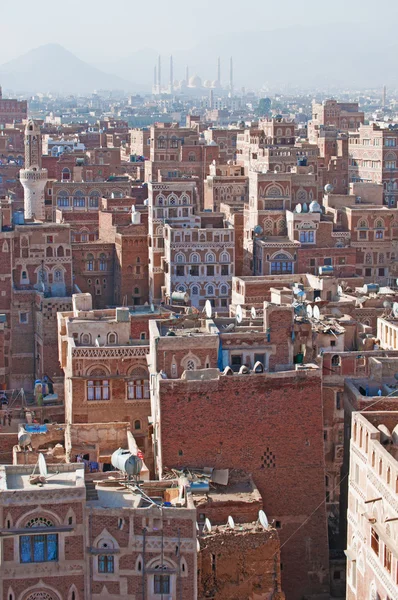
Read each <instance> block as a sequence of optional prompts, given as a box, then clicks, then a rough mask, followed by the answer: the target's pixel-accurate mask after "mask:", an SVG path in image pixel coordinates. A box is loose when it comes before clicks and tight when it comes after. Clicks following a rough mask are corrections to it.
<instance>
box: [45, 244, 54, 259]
mask: <svg viewBox="0 0 398 600" xmlns="http://www.w3.org/2000/svg"><path fill="white" fill-rule="evenodd" d="M52 255H53V249H52V248H51V246H47V248H46V256H48V257H50V256H52Z"/></svg>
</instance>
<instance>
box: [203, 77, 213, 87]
mask: <svg viewBox="0 0 398 600" xmlns="http://www.w3.org/2000/svg"><path fill="white" fill-rule="evenodd" d="M203 85H204V87H205V88H210V87H211V81H210V79H205V81H204V84H203Z"/></svg>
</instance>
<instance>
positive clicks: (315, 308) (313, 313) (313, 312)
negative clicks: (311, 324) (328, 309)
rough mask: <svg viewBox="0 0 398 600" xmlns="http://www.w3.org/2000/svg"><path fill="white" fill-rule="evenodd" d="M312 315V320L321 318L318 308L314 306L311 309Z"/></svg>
mask: <svg viewBox="0 0 398 600" xmlns="http://www.w3.org/2000/svg"><path fill="white" fill-rule="evenodd" d="M312 315H313V317H314V319H318V321H319V319H320V318H321V311H320V310H319V306H314V308H313V309H312Z"/></svg>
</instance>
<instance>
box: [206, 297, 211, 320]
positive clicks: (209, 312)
mask: <svg viewBox="0 0 398 600" xmlns="http://www.w3.org/2000/svg"><path fill="white" fill-rule="evenodd" d="M205 313H206V317H207V318H208V319H211V317H212V314H213V307H212V305H211V302H210V300H206V302H205Z"/></svg>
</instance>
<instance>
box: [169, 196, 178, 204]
mask: <svg viewBox="0 0 398 600" xmlns="http://www.w3.org/2000/svg"><path fill="white" fill-rule="evenodd" d="M167 204H168V205H169V206H176V205H177V204H178V198H177V196H176V195H175V194H170V196H168V197H167Z"/></svg>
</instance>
